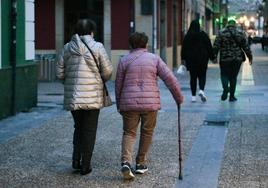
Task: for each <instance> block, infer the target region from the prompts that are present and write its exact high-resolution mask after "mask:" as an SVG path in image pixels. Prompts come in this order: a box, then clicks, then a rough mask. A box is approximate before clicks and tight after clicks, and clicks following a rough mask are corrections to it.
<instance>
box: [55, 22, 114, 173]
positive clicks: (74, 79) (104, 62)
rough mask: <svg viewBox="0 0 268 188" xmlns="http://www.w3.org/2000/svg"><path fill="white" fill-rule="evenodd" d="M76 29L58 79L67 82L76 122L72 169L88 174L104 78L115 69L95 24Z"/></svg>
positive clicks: (82, 24)
mask: <svg viewBox="0 0 268 188" xmlns="http://www.w3.org/2000/svg"><path fill="white" fill-rule="evenodd" d="M75 30H76V34H75V35H74V36H73V37H72V39H71V41H70V42H69V43H67V44H66V45H65V46H64V48H63V50H62V52H61V53H60V54H59V59H58V62H57V77H58V78H59V79H61V80H63V83H64V108H65V109H66V110H70V111H71V113H72V116H73V119H74V128H75V130H74V135H73V162H72V167H73V168H74V169H80V174H81V175H85V174H88V173H90V172H91V171H92V168H91V157H92V153H93V149H94V145H95V140H96V132H97V125H98V118H99V112H100V109H101V108H102V107H103V81H102V79H103V80H104V81H107V80H108V79H110V77H111V75H112V71H113V68H112V64H111V62H110V60H109V58H108V55H107V53H106V51H105V49H104V47H103V45H102V44H101V43H99V42H96V41H95V40H94V39H93V36H94V32H95V30H96V24H95V22H93V21H92V20H89V19H83V20H79V21H78V23H77V25H76V29H75ZM85 44H87V46H88V47H89V48H90V49H91V51H92V53H93V54H94V56H95V58H96V60H97V63H98V66H97V65H96V62H95V61H94V58H93V56H92V55H91V53H90V51H89V49H88V48H87V46H86V45H85ZM98 67H99V69H100V70H99V69H98ZM80 163H81V164H80Z"/></svg>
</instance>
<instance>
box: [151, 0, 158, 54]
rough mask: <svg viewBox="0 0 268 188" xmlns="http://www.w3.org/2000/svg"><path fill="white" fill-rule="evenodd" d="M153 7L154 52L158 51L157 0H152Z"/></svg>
mask: <svg viewBox="0 0 268 188" xmlns="http://www.w3.org/2000/svg"><path fill="white" fill-rule="evenodd" d="M152 9H153V12H152V14H153V21H152V33H153V37H152V53H156V48H157V38H156V37H157V36H156V30H157V1H156V0H152Z"/></svg>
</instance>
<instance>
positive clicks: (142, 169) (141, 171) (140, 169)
mask: <svg viewBox="0 0 268 188" xmlns="http://www.w3.org/2000/svg"><path fill="white" fill-rule="evenodd" d="M147 171H148V167H147V166H146V165H140V164H137V165H136V171H135V173H136V174H144V173H145V172H147Z"/></svg>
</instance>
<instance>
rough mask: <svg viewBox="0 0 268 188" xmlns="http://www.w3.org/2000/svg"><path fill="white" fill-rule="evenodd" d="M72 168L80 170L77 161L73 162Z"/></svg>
mask: <svg viewBox="0 0 268 188" xmlns="http://www.w3.org/2000/svg"><path fill="white" fill-rule="evenodd" d="M72 167H73V169H75V170H79V169H81V165H80V161H79V160H73V163H72Z"/></svg>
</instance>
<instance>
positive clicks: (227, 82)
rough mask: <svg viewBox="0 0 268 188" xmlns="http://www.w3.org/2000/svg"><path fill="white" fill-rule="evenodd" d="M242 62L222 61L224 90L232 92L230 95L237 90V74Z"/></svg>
mask: <svg viewBox="0 0 268 188" xmlns="http://www.w3.org/2000/svg"><path fill="white" fill-rule="evenodd" d="M241 64H242V62H238V61H230V62H221V63H220V70H221V83H222V88H223V92H225V93H228V92H230V96H234V94H235V90H236V83H237V76H238V73H239V70H240V67H241Z"/></svg>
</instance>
